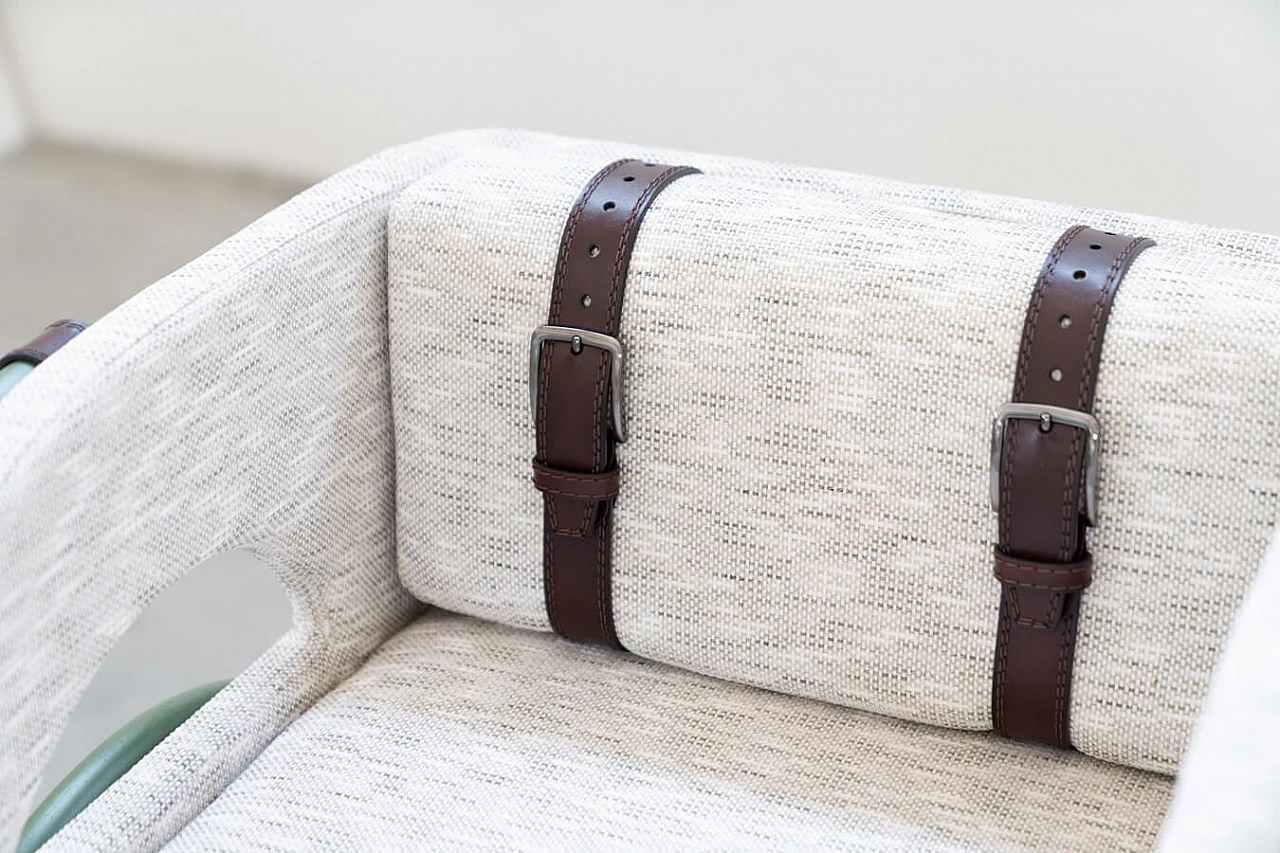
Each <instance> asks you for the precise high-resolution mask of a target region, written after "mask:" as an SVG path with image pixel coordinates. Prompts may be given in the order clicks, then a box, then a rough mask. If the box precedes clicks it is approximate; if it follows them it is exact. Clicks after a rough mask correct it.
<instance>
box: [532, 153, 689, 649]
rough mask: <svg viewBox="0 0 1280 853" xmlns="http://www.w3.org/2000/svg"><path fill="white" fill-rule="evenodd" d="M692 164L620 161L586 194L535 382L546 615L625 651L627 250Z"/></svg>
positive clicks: (537, 353)
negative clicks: (613, 562)
mask: <svg viewBox="0 0 1280 853" xmlns="http://www.w3.org/2000/svg"><path fill="white" fill-rule="evenodd" d="M697 171H698V170H697V169H692V168H689V167H686V166H666V165H662V164H659V163H644V162H641V161H639V160H619V161H617V162H616V163H611V164H610V165H608V166H606V167H605V168H604V169H602V170H600V171H599V172H598V173H597V174H596V175H595V177H593V178H592V179H591V181H590V182H589V183H588V184H587V187H586V189H584V190H583V191H582V194H581V195H580V196H579V197H578V200H577V202H576V203H575V204H574V206H573V209H572V211H571V212H570V214H569V219H568V222H567V223H566V224H565V229H564V236H563V237H562V238H561V240H560V254H559V258H558V260H557V263H556V272H555V282H554V284H553V285H552V291H551V311H550V313H549V315H548V318H547V325H545V326H542V327H541V328H539V329H538V330H536V331H535V332H534V334H533V340H532V342H531V346H530V361H531V364H530V383H531V395H532V398H533V400H532V402H533V409H534V424H535V428H536V430H537V440H538V455H537V457H536V458H535V459H534V461H533V481H534V485H535V486H536V487H537V488H538V489H539V490H540V491H541V492H542V494H543V499H544V501H543V506H544V520H543V528H544V534H543V570H544V583H545V585H546V600H547V616H548V618H549V619H550V621H551V627H552V628H553V629H554V630H555V631H556V632H557V633H560V634H562V635H564V636H566V637H571V638H573V639H577V640H588V641H591V642H596V643H604V644H607V645H611V646H614V647H617V648H621V644H620V643H619V642H618V635H617V632H616V631H615V630H614V626H613V604H612V600H611V596H610V528H609V522H610V514H611V510H612V508H613V501H614V498H615V497H616V495H617V494H618V486H619V482H618V470H617V459H616V458H615V444H616V442H618V441H624V440H625V438H626V436H625V424H624V422H623V420H622V418H623V401H622V399H621V394H622V386H621V366H622V359H623V351H622V345H621V343H620V342H619V341H618V337H617V336H618V327H619V323H620V319H621V315H622V296H623V288H624V286H625V285H626V279H627V268H628V266H629V264H630V260H631V250H632V247H633V246H634V245H635V239H636V234H637V233H638V231H639V229H640V222H641V220H642V219H643V218H644V215H645V212H646V211H647V210H648V208H649V204H650V203H651V202H652V201H653V199H654V198H655V197H656V196H657V194H658V193H659V192H661V191H662V190H663V189H664V188H665V187H667V186H668V185H669V184H670V183H671V182H672V181H674V180H676V179H677V178H680V177H683V176H684V175H690V174H696V173H697Z"/></svg>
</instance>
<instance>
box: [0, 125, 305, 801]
mask: <svg viewBox="0 0 1280 853" xmlns="http://www.w3.org/2000/svg"><path fill="white" fill-rule="evenodd" d="M300 189H302V187H301V186H299V185H297V184H295V183H291V182H285V181H279V180H277V179H274V178H264V177H261V176H257V175H249V174H243V173H237V172H227V171H216V170H209V169H202V168H193V167H188V166H179V165H172V164H166V163H157V162H153V161H150V160H146V159H140V158H136V157H131V156H124V155H119V154H113V153H106V152H100V151H93V150H87V149H79V148H71V147H65V146H55V145H49V144H37V145H33V146H31V147H29V148H27V149H26V150H24V151H22V152H20V153H18V154H17V155H15V156H13V157H10V158H8V159H6V160H3V161H0V351H4V350H9V349H12V348H13V347H14V346H17V345H19V344H21V343H23V342H25V341H26V340H28V339H29V338H31V337H32V336H34V335H35V334H36V333H37V332H38V331H39V330H40V329H42V328H44V326H45V325H47V324H48V323H49V322H51V321H53V320H56V319H59V318H62V317H72V318H75V319H86V320H88V319H95V318H97V317H100V316H102V315H103V314H106V313H107V312H108V311H110V310H111V309H112V308H114V307H115V306H116V305H118V304H120V303H121V302H123V301H124V300H126V299H128V298H129V297H130V296H132V295H133V294H134V293H136V292H137V291H139V290H141V289H142V288H143V287H145V286H147V285H148V284H151V283H152V282H154V281H156V280H157V279H159V278H161V277H162V276H164V275H165V274H166V273H169V272H171V271H172V270H174V269H176V268H178V267H180V266H182V265H183V264H184V263H186V262H187V261H189V260H191V259H193V258H195V257H196V256H198V255H199V254H201V253H202V252H204V251H205V250H207V249H209V248H210V247H212V246H214V245H215V244H217V243H218V242H219V241H221V240H223V239H225V238H226V237H228V236H230V235H231V234H233V233H235V232H236V231H237V230H239V229H240V228H242V227H244V226H245V225H247V224H249V223H250V222H252V221H253V220H254V219H256V218H258V217H259V216H261V215H262V214H263V213H266V212H267V211H268V210H270V209H272V208H274V207H276V206H278V205H279V204H281V203H282V202H284V201H285V200H286V199H288V198H289V197H291V196H293V195H294V194H296V193H297V192H298V191H299V190H300ZM289 623H290V610H289V603H288V600H287V599H286V597H285V595H284V592H283V591H282V590H281V589H280V587H279V586H278V585H277V584H276V583H275V580H274V579H273V578H272V577H271V575H270V573H269V572H268V571H267V569H266V568H265V567H263V566H262V564H261V563H259V562H257V560H255V559H254V558H253V557H252V556H249V555H247V554H224V555H221V556H218V557H215V558H213V559H211V560H209V561H208V562H206V563H205V564H204V565H203V566H201V567H199V568H198V569H197V570H196V571H194V572H193V573H192V574H190V575H188V576H187V577H186V578H184V579H183V580H182V581H180V582H178V583H177V584H174V585H173V586H172V587H170V588H169V589H168V590H166V591H165V592H164V593H163V594H161V596H160V598H159V599H158V600H157V601H156V602H155V604H153V605H152V606H151V607H150V608H149V609H148V610H147V611H146V612H145V613H144V614H143V615H142V617H141V618H140V619H139V620H138V621H137V622H136V623H135V624H134V625H133V627H132V628H130V630H129V632H128V633H127V634H126V635H125V636H124V638H123V639H122V640H121V641H120V643H119V645H118V646H117V647H116V648H115V649H114V650H113V651H112V653H111V655H110V656H109V657H108V658H107V661H106V663H105V664H104V665H103V667H102V669H101V671H100V672H99V673H98V675H97V677H96V678H95V679H94V681H93V683H92V684H91V685H90V686H89V689H88V690H87V691H86V693H85V695H84V697H83V698H82V700H81V702H80V705H79V707H78V708H77V709H76V711H75V713H74V715H73V716H72V718H71V723H70V725H69V726H68V728H67V730H66V733H65V734H64V735H63V737H62V740H61V742H60V743H59V745H58V749H57V751H56V752H55V753H54V757H53V760H52V762H51V763H50V765H49V767H48V768H47V770H46V772H45V777H44V782H43V784H42V787H41V791H40V796H41V797H43V796H44V794H45V793H47V792H48V791H49V790H50V789H51V788H52V787H53V786H54V785H55V784H57V782H58V781H59V780H61V779H62V777H63V776H64V775H65V774H66V773H67V771H69V770H70V769H71V768H72V767H74V766H75V765H76V764H77V763H78V762H79V761H80V759H82V758H83V757H84V756H85V755H86V754H87V753H88V752H89V751H90V750H92V749H93V748H94V747H95V746H97V744H98V743H99V742H101V741H102V740H103V739H104V738H105V737H107V736H108V735H109V734H110V733H111V732H113V731H115V730H116V729H117V728H119V726H120V725H122V724H123V723H125V722H126V721H128V720H129V719H131V718H132V717H134V716H135V715H137V714H138V713H141V712H142V711H144V710H146V709H147V708H150V707H151V706H152V705H154V704H156V703H157V702H160V701H162V700H164V699H167V698H168V697H170V696H172V695H174V694H176V693H180V692H182V691H184V690H186V689H188V688H190V687H195V686H197V685H200V684H204V683H205V682H208V681H213V680H216V679H220V678H230V677H231V676H233V675H235V674H236V673H238V672H240V671H241V670H243V669H244V668H245V667H246V666H248V665H249V664H250V663H251V662H252V661H253V660H254V659H255V658H256V657H257V656H258V655H259V654H261V653H262V652H263V651H265V650H266V649H267V647H268V646H270V645H271V643H273V642H274V641H275V640H276V639H277V638H279V637H280V636H281V635H282V634H283V633H284V632H285V631H286V630H287V628H288V626H289Z"/></svg>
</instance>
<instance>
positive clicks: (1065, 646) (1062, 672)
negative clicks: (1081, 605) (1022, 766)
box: [1053, 600, 1078, 747]
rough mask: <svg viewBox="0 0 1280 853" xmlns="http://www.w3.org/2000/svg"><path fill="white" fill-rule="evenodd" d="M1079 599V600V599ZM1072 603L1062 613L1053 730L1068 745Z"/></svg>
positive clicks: (1072, 622)
mask: <svg viewBox="0 0 1280 853" xmlns="http://www.w3.org/2000/svg"><path fill="white" fill-rule="evenodd" d="M1077 601H1078V600H1077ZM1071 609H1072V608H1071V603H1070V602H1068V603H1067V608H1066V610H1067V612H1064V613H1063V614H1062V618H1063V619H1064V620H1065V621H1066V624H1065V625H1064V626H1063V632H1062V643H1061V645H1059V647H1058V681H1057V689H1056V690H1055V691H1054V704H1053V731H1054V735H1055V736H1056V737H1057V739H1058V744H1059V745H1060V746H1064V747H1065V746H1068V745H1069V742H1068V741H1067V739H1066V737H1065V734H1066V732H1065V726H1064V723H1065V720H1066V716H1067V666H1068V665H1069V663H1070V659H1071V654H1070V653H1071V649H1072V648H1074V646H1075V636H1076V616H1075V614H1074V613H1072V612H1070V611H1071Z"/></svg>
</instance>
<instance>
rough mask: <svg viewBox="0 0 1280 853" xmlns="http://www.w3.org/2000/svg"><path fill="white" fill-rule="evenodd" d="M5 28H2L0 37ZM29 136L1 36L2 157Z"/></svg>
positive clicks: (0, 107) (0, 104)
mask: <svg viewBox="0 0 1280 853" xmlns="http://www.w3.org/2000/svg"><path fill="white" fill-rule="evenodd" d="M2 36H3V29H0V37H2ZM26 136H27V121H26V116H25V115H24V114H23V111H22V108H21V105H20V104H19V103H18V89H17V87H16V86H15V85H14V82H13V78H12V72H11V71H10V65H9V56H8V51H7V50H6V48H5V43H4V41H3V38H0V157H3V156H4V155H6V154H8V153H9V152H11V151H13V150H15V149H17V148H18V147H19V146H20V145H22V143H23V142H24V141H26Z"/></svg>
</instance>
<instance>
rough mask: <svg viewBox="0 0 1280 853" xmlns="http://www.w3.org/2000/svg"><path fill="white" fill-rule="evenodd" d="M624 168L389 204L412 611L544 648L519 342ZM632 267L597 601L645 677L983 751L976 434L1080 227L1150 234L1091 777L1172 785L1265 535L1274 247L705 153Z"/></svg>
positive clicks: (533, 156) (1277, 255) (1119, 307)
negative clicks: (1127, 769) (614, 467)
mask: <svg viewBox="0 0 1280 853" xmlns="http://www.w3.org/2000/svg"><path fill="white" fill-rule="evenodd" d="M635 153H637V152H635V151H634V150H632V149H624V148H622V147H620V146H607V145H601V144H592V143H585V142H568V141H560V142H557V143H554V144H550V145H548V146H547V149H546V150H543V151H533V152H520V151H512V150H496V149H489V150H474V151H471V152H468V153H467V154H466V155H465V156H461V157H458V158H456V159H454V160H453V161H451V162H450V163H449V164H448V165H446V166H444V167H442V168H441V169H438V170H436V171H434V172H432V173H431V174H430V175H429V176H426V177H424V178H423V179H422V180H421V181H419V182H417V183H416V184H415V185H414V186H412V187H410V188H408V189H407V190H406V191H405V192H404V193H403V194H402V195H401V196H400V197H399V198H398V199H397V201H396V203H395V205H394V207H393V209H392V213H391V222H390V225H389V228H388V234H389V237H388V239H389V244H390V245H389V252H388V312H389V336H390V356H391V387H392V404H393V411H394V421H395V430H396V479H397V502H396V513H397V528H398V537H397V558H398V561H399V570H400V574H401V577H402V579H403V581H404V584H405V586H406V587H407V588H408V589H409V590H410V591H411V592H412V593H413V594H414V595H415V596H417V597H418V598H420V599H422V600H423V601H425V602H427V603H429V604H434V605H437V606H440V607H444V608H447V609H449V610H452V611H456V612H461V613H466V614H468V615H470V616H475V617H478V618H483V619H490V620H494V621H499V622H504V623H506V624H510V625H514V626H517V627H525V628H535V629H542V630H547V629H548V628H549V625H548V622H547V615H546V606H545V596H544V588H543V566H542V561H543V539H542V529H543V508H542V497H541V496H540V495H539V493H538V492H537V490H536V489H535V488H534V487H533V485H532V483H531V481H530V479H531V478H530V474H531V471H530V466H529V460H530V458H531V457H532V456H533V455H534V453H535V450H536V448H535V442H534V427H533V420H532V416H531V413H530V411H529V402H528V401H529V396H528V378H527V372H528V342H529V334H530V332H531V331H532V330H533V329H534V328H536V327H537V326H538V325H539V324H540V323H543V322H545V320H546V317H547V310H548V306H549V304H550V291H551V282H552V279H553V275H554V270H555V267H556V259H557V251H558V249H559V244H560V237H561V234H562V232H563V230H564V227H565V224H564V223H565V216H566V213H567V211H568V210H569V209H570V208H571V206H572V205H573V201H574V199H575V197H576V196H577V195H578V193H579V192H580V190H581V188H582V187H583V185H584V184H585V183H586V182H587V181H588V180H589V179H590V178H591V176H592V174H594V173H595V172H596V171H597V170H598V169H599V168H600V166H601V165H603V164H604V163H607V162H609V161H610V160H613V159H615V158H617V157H619V156H622V155H625V154H635ZM641 156H644V157H645V158H646V159H656V160H659V161H661V162H675V163H692V164H694V165H697V166H699V167H701V168H702V169H703V171H704V173H703V174H701V175H695V176H690V177H686V178H682V179H681V180H679V181H677V182H676V183H675V184H673V185H672V186H671V187H670V188H669V189H667V190H665V191H663V193H662V194H661V195H660V196H659V197H658V198H657V199H656V201H655V202H654V204H653V207H652V208H651V209H650V210H649V213H648V215H647V216H646V218H645V220H644V223H643V226H642V227H641V229H640V232H639V235H638V237H637V241H636V246H635V252H634V255H633V256H632V259H631V266H630V272H629V275H628V283H627V285H626V291H627V296H626V300H625V302H624V303H623V306H622V309H621V317H622V321H621V331H620V335H619V338H620V340H621V342H622V345H623V346H624V348H625V349H626V360H627V361H626V367H625V369H624V371H623V387H624V397H625V404H626V408H627V412H628V420H629V424H630V426H629V429H628V431H629V433H630V439H629V440H628V442H627V443H626V444H625V445H624V446H623V447H622V448H621V449H620V451H619V465H620V468H621V474H622V478H621V479H622V485H621V493H620V495H619V497H618V501H617V504H616V507H615V509H614V512H613V515H612V517H611V519H610V525H611V527H612V529H613V555H612V574H611V579H612V603H613V611H614V619H615V622H616V625H617V631H618V636H619V638H620V639H621V641H622V643H623V645H625V646H626V647H627V648H628V649H630V650H631V651H633V652H635V653H636V654H638V655H641V656H643V657H646V658H651V659H654V660H659V661H662V662H665V663H669V664H672V665H676V666H681V667H685V668H687V669H690V670H693V671H696V672H700V673H703V674H705V675H711V676H715V677H717V678H723V679H726V680H730V681H735V682H739V683H744V684H750V685H752V686H756V687H763V688H766V689H770V690H776V691H779V692H785V693H790V694H795V695H799V696H804V697H807V698H811V699H818V700H822V701H828V702H833V703H838V704H842V705H846V706H848V707H851V708H857V709H859V710H864V711H872V712H875V713H880V714H885V715H888V716H893V717H897V718H900V719H906V720H911V721H914V722H921V723H930V724H934V725H939V726H946V727H950V728H957V729H968V730H984V729H989V728H990V727H991V712H990V709H991V703H990V693H991V673H992V666H993V658H992V653H993V650H994V648H995V628H996V612H997V602H998V598H999V584H998V583H997V582H996V580H995V579H994V578H993V577H992V559H991V552H992V547H993V544H994V540H995V533H996V516H995V514H994V513H993V512H992V511H991V507H990V504H989V497H988V495H989V493H988V467H987V466H988V464H989V439H990V424H991V416H992V414H993V413H994V412H995V410H996V408H997V407H998V406H999V405H1000V404H1001V403H1003V402H1005V401H1007V400H1008V399H1009V396H1010V394H1011V391H1012V388H1013V377H1014V372H1015V366H1016V362H1017V353H1018V347H1019V341H1020V339H1021V335H1022V327H1023V320H1024V316H1025V313H1026V310H1027V303H1028V298H1029V296H1030V294H1031V293H1032V291H1033V289H1034V286H1035V281H1036V276H1037V274H1038V272H1039V270H1040V268H1041V266H1042V264H1043V262H1044V258H1045V255H1046V253H1047V252H1048V250H1049V248H1050V247H1051V246H1052V245H1053V243H1054V241H1055V240H1056V239H1057V238H1058V236H1059V234H1060V233H1061V232H1062V230H1063V229H1064V228H1066V227H1067V226H1069V225H1071V224H1073V223H1076V222H1087V223H1091V224H1094V225H1096V226H1098V227H1101V228H1104V229H1108V230H1115V231H1122V232H1125V233H1130V234H1142V235H1147V236H1150V237H1152V238H1153V239H1155V240H1156V242H1157V245H1156V246H1155V247H1154V248H1152V249H1150V250H1148V251H1146V252H1144V253H1143V254H1142V255H1141V256H1140V257H1139V258H1138V259H1137V260H1136V261H1135V262H1134V264H1133V266H1132V268H1131V269H1130V270H1129V272H1128V273H1127V274H1126V276H1125V279H1124V283H1123V286H1122V287H1121V288H1120V290H1119V292H1118V294H1117V296H1116V301H1115V308H1114V311H1113V314H1112V317H1111V322H1110V325H1109V327H1108V331H1107V334H1106V339H1105V346H1104V348H1103V350H1102V358H1101V365H1100V376H1099V380H1098V391H1097V403H1096V407H1095V411H1096V414H1097V415H1098V418H1099V420H1100V421H1101V422H1102V424H1103V429H1102V454H1101V464H1100V467H1101V474H1100V482H1099V492H1098V494H1099V498H1100V509H1099V516H1098V524H1097V526H1096V527H1095V528H1094V529H1093V531H1092V532H1091V534H1090V537H1089V547H1090V550H1091V552H1092V554H1093V560H1094V562H1093V565H1094V582H1093V585H1092V586H1091V587H1090V588H1089V590H1088V592H1087V593H1086V596H1085V601H1084V604H1083V605H1082V610H1081V617H1080V627H1079V631H1080V638H1079V644H1078V648H1077V651H1076V655H1075V664H1074V681H1073V684H1072V690H1071V740H1072V743H1073V744H1074V745H1075V746H1076V747H1077V748H1078V749H1080V750H1081V751H1083V752H1085V753H1087V754H1089V755H1092V756H1094V757H1095V758H1102V759H1106V760H1110V761H1115V762H1118V763H1123V764H1126V765H1129V766H1132V767H1138V768H1141V769H1146V770H1153V771H1157V772H1163V773H1173V772H1175V771H1176V769H1177V767H1178V762H1179V760H1180V758H1181V755H1182V752H1183V749H1184V748H1185V746H1186V742H1187V739H1188V738H1189V737H1190V734H1191V728H1192V725H1193V723H1194V720H1195V718H1196V714H1197V712H1198V710H1199V707H1200V702H1201V701H1202V699H1203V696H1204V692H1205V690H1206V689H1207V685H1208V682H1209V676H1210V673H1211V671H1212V666H1213V662H1214V660H1215V658H1216V656H1217V653H1218V650H1219V648H1220V647H1221V644H1222V642H1223V639H1224V638H1225V636H1226V633H1227V630H1228V628H1229V626H1230V624H1231V619H1232V616H1233V614H1234V612H1235V610H1236V608H1237V607H1238V606H1239V603H1240V601H1241V600H1242V599H1243V597H1244V593H1245V590H1246V588H1247V587H1248V584H1249V581H1250V579H1251V578H1252V577H1253V575H1254V573H1255V572H1256V570H1257V567H1258V565H1259V563H1260V562H1261V559H1262V555H1263V552H1264V550H1265V548H1266V546H1267V543H1268V541H1269V540H1270V537H1271V533H1272V531H1273V530H1274V529H1275V526H1276V523H1277V521H1280V431H1277V430H1276V429H1275V428H1274V424H1273V423H1272V422H1270V421H1268V420H1267V419H1266V418H1260V417H1258V416H1257V413H1258V412H1265V411H1270V410H1271V409H1272V408H1273V406H1274V401H1275V399H1276V397H1277V395H1278V394H1280V347H1277V344H1276V341H1277V340H1278V339H1280V289H1277V288H1276V287H1275V286H1274V285H1275V283H1276V281H1277V280H1280V241H1277V240H1276V239H1274V238H1268V237H1262V236H1258V235H1247V234H1241V233H1238V232H1228V231H1223V230H1220V229H1212V228H1205V227H1201V226H1191V225H1187V224H1185V223H1174V222H1168V221H1162V220H1157V219H1150V218H1143V217H1135V216H1130V215H1125V214H1117V213H1113V212H1108V211H1089V210H1078V209H1070V208H1065V207H1060V206H1055V205H1049V204H1039V203H1033V202H1019V201H1016V200H1011V199H1000V198H997V197H991V196H984V195H981V194H977V193H967V194H960V195H955V194H952V193H950V192H949V191H941V190H938V191H933V192H925V191H924V190H920V191H919V194H918V196H917V197H915V198H906V199H904V198H902V197H900V196H901V195H902V194H903V190H902V188H901V187H898V188H897V189H891V188H890V187H887V186H884V185H876V184H871V185H868V184H867V183H866V182H864V181H863V180H861V179H858V178H857V177H856V176H843V175H833V174H830V173H823V172H819V171H817V170H812V169H799V168H792V167H784V166H772V165H768V164H750V163H744V162H742V161H734V160H729V159H726V158H720V157H711V156H705V155H701V154H696V153H690V152H644V153H643V154H642V155H641Z"/></svg>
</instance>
